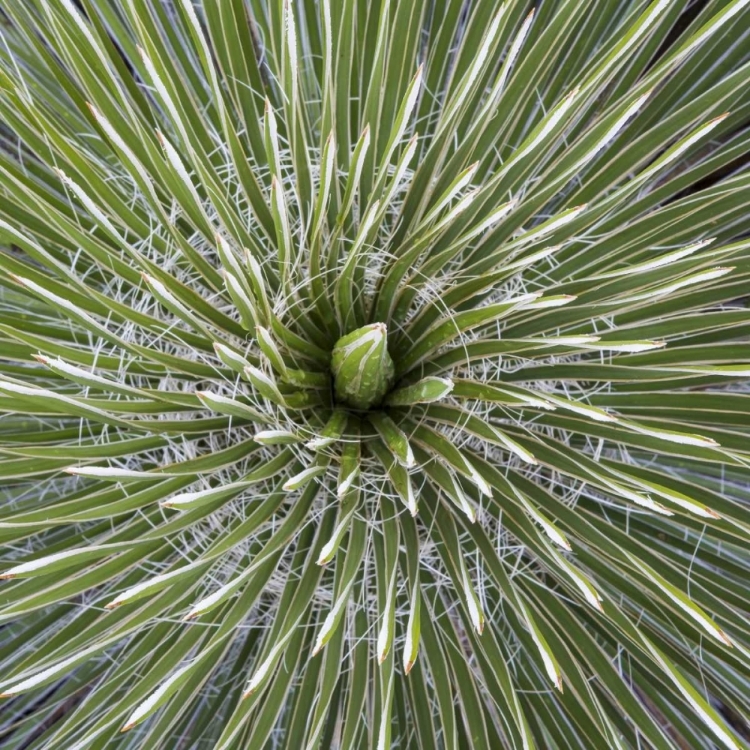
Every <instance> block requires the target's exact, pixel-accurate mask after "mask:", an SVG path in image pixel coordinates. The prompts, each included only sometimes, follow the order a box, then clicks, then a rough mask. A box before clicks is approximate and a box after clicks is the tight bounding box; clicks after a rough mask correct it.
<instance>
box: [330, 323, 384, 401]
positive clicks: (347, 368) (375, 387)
mask: <svg viewBox="0 0 750 750" xmlns="http://www.w3.org/2000/svg"><path fill="white" fill-rule="evenodd" d="M331 371H332V372H333V386H334V390H335V392H336V398H337V399H338V400H339V401H340V402H341V403H343V404H346V405H347V406H351V407H353V408H355V409H369V408H370V407H372V406H377V405H378V404H379V403H380V402H381V401H382V400H383V397H384V396H385V394H386V393H388V391H389V390H390V388H391V386H392V385H393V378H394V367H393V360H392V359H391V355H390V354H388V332H387V329H386V327H385V324H384V323H372V324H371V325H369V326H363V327H362V328H357V330H356V331H352V332H351V333H347V334H346V336H342V337H341V338H340V339H339V340H338V341H337V342H336V345H335V346H334V347H333V354H332V357H331Z"/></svg>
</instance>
